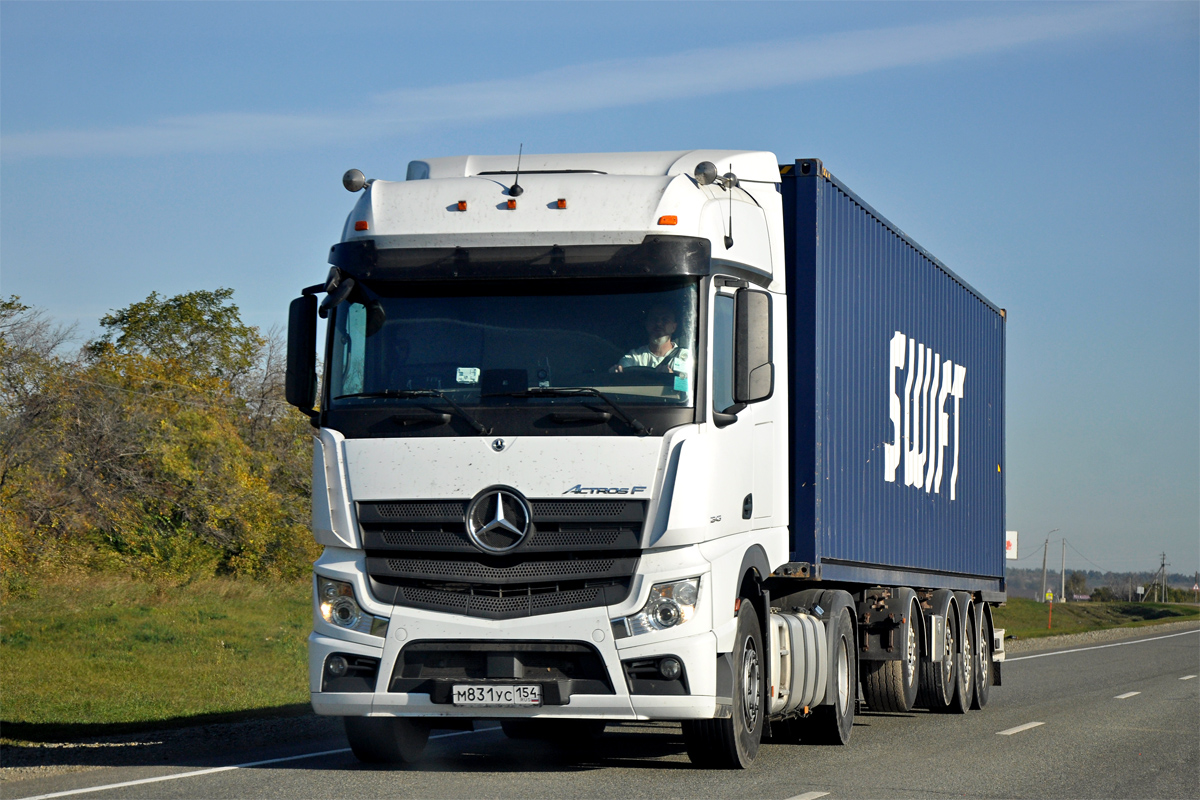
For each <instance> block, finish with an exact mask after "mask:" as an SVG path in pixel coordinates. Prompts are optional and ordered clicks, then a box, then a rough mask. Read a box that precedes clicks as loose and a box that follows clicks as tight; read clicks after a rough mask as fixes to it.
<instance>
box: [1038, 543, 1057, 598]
mask: <svg viewBox="0 0 1200 800" xmlns="http://www.w3.org/2000/svg"><path fill="white" fill-rule="evenodd" d="M1057 530H1058V528H1055V529H1054V530H1052V531H1050V533H1055V532H1056V531H1057ZM1050 533H1047V534H1046V543H1045V544H1043V545H1042V593H1041V594H1039V595H1038V602H1039V603H1044V602H1046V553H1047V551H1049V549H1050Z"/></svg>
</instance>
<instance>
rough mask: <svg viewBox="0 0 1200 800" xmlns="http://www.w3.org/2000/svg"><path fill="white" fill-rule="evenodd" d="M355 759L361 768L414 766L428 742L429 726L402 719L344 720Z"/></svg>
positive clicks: (346, 718)
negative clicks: (361, 764) (388, 765)
mask: <svg viewBox="0 0 1200 800" xmlns="http://www.w3.org/2000/svg"><path fill="white" fill-rule="evenodd" d="M343 719H344V720H345V724H346V738H347V739H348V740H349V741H350V749H351V750H353V751H354V757H355V758H357V759H358V760H359V761H361V762H363V763H364V764H413V763H416V762H417V761H419V760H420V758H421V755H422V754H423V753H424V752H425V744H426V742H427V741H428V740H429V726H428V725H426V724H425V722H424V721H422V720H414V719H405V718H403V717H344V718H343Z"/></svg>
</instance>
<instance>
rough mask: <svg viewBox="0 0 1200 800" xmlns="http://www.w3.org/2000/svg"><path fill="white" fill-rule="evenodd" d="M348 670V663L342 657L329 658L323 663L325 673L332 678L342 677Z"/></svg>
mask: <svg viewBox="0 0 1200 800" xmlns="http://www.w3.org/2000/svg"><path fill="white" fill-rule="evenodd" d="M348 669H350V662H348V661H346V659H345V658H343V657H342V656H330V657H329V660H328V661H326V662H325V671H326V672H328V673H329V675H330V676H331V677H334V678H340V677H342V676H343V675H345V674H346V670H348Z"/></svg>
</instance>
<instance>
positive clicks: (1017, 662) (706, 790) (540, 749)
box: [0, 630, 1200, 800]
mask: <svg viewBox="0 0 1200 800" xmlns="http://www.w3.org/2000/svg"><path fill="white" fill-rule="evenodd" d="M1197 675H1200V631H1197V630H1191V631H1188V632H1185V633H1172V634H1170V635H1166V634H1163V633H1158V634H1155V633H1154V632H1153V631H1150V632H1145V633H1142V634H1141V635H1139V636H1137V637H1136V638H1134V639H1130V640H1127V641H1126V642H1122V643H1120V644H1118V643H1107V644H1103V645H1098V646H1095V645H1093V646H1088V647H1083V648H1078V649H1071V650H1059V651H1045V652H1040V653H1039V652H1034V653H1022V654H1020V655H1010V660H1009V662H1008V663H1007V664H1006V665H1005V666H1004V685H1003V686H1002V687H999V688H993V690H992V694H991V702H990V704H989V705H988V707H987V709H986V710H984V711H982V712H980V711H973V712H971V713H969V714H967V715H965V716H947V715H940V714H930V713H926V712H914V713H912V714H873V713H869V712H867V713H864V714H862V715H860V716H858V717H857V718H856V720H855V726H854V732H853V735H852V738H851V742H850V745H849V746H848V747H817V746H804V745H770V744H768V745H763V747H762V749H761V750H760V752H759V757H758V760H757V761H756V762H755V764H754V766H753V768H752V769H750V770H747V771H742V772H724V771H716V770H705V769H697V768H695V767H693V766H692V765H691V764H690V763H689V762H688V760H687V756H686V754H685V753H684V750H683V743H682V741H681V739H680V736H679V729H678V726H673V725H669V724H659V725H646V726H638V727H635V726H612V727H610V728H609V729H608V733H607V734H606V735H605V736H604V737H602V738H601V739H599V740H598V741H597V742H596V743H594V745H593V746H592V747H590V748H589V749H587V750H586V751H582V752H579V751H576V752H570V751H561V750H547V749H546V748H545V747H544V746H531V745H529V744H528V743H522V742H517V741H512V740H509V739H507V738H506V737H505V736H504V735H503V733H502V732H501V731H500V730H499V729H498V728H489V729H487V730H476V731H474V732H453V733H451V732H435V734H434V738H432V739H431V741H430V746H429V749H428V751H427V755H426V759H425V761H424V762H423V763H422V764H420V765H418V766H417V767H416V768H408V769H391V768H376V767H366V766H363V765H360V764H359V763H358V762H357V761H356V760H355V759H354V757H353V756H352V755H351V754H350V753H349V752H348V751H347V750H345V748H346V744H345V741H344V739H341V738H340V737H337V736H332V735H330V736H326V737H325V738H323V739H322V740H314V741H308V742H305V743H303V744H301V745H295V744H293V745H288V746H282V747H278V746H277V747H272V746H270V745H267V746H263V747H260V748H252V749H243V750H241V751H240V752H238V753H236V754H226V755H225V756H224V757H223V758H222V759H219V760H211V761H210V762H208V763H204V761H203V759H200V760H197V759H186V760H184V759H181V760H180V762H181V763H178V764H168V765H161V764H144V765H139V764H136V763H134V764H132V765H129V766H121V767H108V768H102V769H88V770H83V771H76V772H69V773H65V774H57V775H53V776H48V777H44V778H31V779H28V780H20V781H8V782H6V783H5V784H4V785H3V786H2V787H0V794H3V796H4V797H5V798H19V797H22V798H28V797H54V796H68V797H83V798H97V799H98V800H103V799H104V798H115V797H125V798H226V797H228V798H294V797H305V798H371V797H385V796H386V797H472V798H475V797H531V798H556V799H557V798H567V797H599V798H608V799H609V800H613V799H615V798H629V797H647V798H655V800H665V799H666V798H673V797H680V798H689V799H692V798H706V797H763V798H778V800H785V798H805V800H808V799H809V798H817V797H822V796H824V797H827V798H829V799H830V800H835V799H836V798H849V797H872V798H874V797H878V798H884V797H886V798H901V797H1030V798H1056V797H1064V798H1080V797H1117V798H1121V797H1153V798H1170V797H1186V798H1195V797H1197V796H1200V678H1198V677H1196V676H1197ZM1188 676H1191V677H1190V678H1189V677H1188ZM486 725H488V723H481V727H483V726H486ZM325 730H329V729H328V728H326V729H325ZM281 759H286V760H281ZM264 761H266V762H268V763H255V762H264ZM89 763H95V762H94V761H93V762H89Z"/></svg>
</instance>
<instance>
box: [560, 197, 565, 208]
mask: <svg viewBox="0 0 1200 800" xmlns="http://www.w3.org/2000/svg"><path fill="white" fill-rule="evenodd" d="M558 207H559V208H566V207H567V198H565V197H560V198H558Z"/></svg>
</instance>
